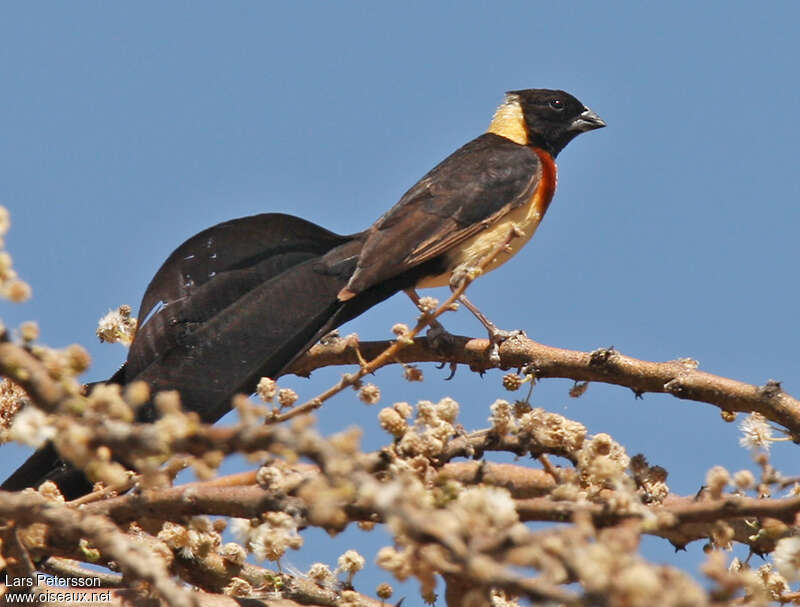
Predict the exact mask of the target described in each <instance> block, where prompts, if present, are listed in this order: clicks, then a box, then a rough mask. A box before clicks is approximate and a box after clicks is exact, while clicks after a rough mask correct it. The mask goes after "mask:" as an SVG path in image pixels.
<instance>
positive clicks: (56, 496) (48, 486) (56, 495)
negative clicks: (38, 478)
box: [37, 481, 65, 502]
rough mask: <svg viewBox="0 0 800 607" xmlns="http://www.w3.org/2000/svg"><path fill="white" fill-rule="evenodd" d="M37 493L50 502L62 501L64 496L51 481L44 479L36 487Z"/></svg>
mask: <svg viewBox="0 0 800 607" xmlns="http://www.w3.org/2000/svg"><path fill="white" fill-rule="evenodd" d="M37 491H38V492H39V494H40V495H41V496H42V497H44V498H45V499H47V500H49V501H51V502H64V501H65V500H64V496H63V495H62V494H61V490H60V489H59V488H58V485H56V484H55V483H54V482H53V481H45V482H43V483H42V484H41V485H39V488H38V489H37Z"/></svg>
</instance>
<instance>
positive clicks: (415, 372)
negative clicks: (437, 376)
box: [403, 365, 425, 381]
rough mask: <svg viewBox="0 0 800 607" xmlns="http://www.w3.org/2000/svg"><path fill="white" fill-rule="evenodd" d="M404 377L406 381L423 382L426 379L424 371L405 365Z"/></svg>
mask: <svg viewBox="0 0 800 607" xmlns="http://www.w3.org/2000/svg"><path fill="white" fill-rule="evenodd" d="M403 377H404V378H405V380H406V381H423V380H424V379H425V376H424V375H423V373H422V369H420V368H419V367H416V366H414V365H403Z"/></svg>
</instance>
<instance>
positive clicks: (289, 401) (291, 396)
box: [278, 388, 300, 407]
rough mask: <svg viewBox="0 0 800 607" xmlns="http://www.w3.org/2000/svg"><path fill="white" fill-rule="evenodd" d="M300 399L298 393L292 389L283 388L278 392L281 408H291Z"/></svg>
mask: <svg viewBox="0 0 800 607" xmlns="http://www.w3.org/2000/svg"><path fill="white" fill-rule="evenodd" d="M298 398H300V397H299V396H298V395H297V392H295V391H294V390H292V389H291V388H281V389H280V390H278V404H279V405H280V406H281V407H291V406H292V405H293V404H294V403H296V402H297V399H298Z"/></svg>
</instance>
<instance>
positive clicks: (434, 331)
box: [405, 289, 454, 356]
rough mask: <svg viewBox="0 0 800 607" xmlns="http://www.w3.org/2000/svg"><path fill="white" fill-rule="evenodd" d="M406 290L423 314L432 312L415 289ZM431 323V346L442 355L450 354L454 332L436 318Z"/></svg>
mask: <svg viewBox="0 0 800 607" xmlns="http://www.w3.org/2000/svg"><path fill="white" fill-rule="evenodd" d="M405 292H406V295H408V297H409V299H411V301H413V302H414V305H415V306H417V308H418V309H419V311H420V312H422V314H423V315H427V314H430V312H431V310H429V309H428V308H427V307H426V306H425V305H423V303H422V302H421V301H420V296H419V294H418V293H417V292H416V290H415V289H406V291H405ZM429 325H430V329H428V332H427V334H426V335H427V337H428V339H429V340H430V342H431V347H432V348H433V349H434V350H436V351H437V352H438V353H440V354H441V355H442V356H448V355H449V353H450V352H452V348H453V344H454V338H453V334H452V333H450V332H448V331H447V329H445V328H444V327H443V326H442V323H440V322H439V321H438V320H436V319H434V320H432V321H431V322H430V323H429Z"/></svg>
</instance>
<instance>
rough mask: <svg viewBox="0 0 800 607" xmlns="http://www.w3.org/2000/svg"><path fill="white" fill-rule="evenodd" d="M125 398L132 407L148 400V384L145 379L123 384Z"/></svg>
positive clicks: (136, 406) (139, 405)
mask: <svg viewBox="0 0 800 607" xmlns="http://www.w3.org/2000/svg"><path fill="white" fill-rule="evenodd" d="M125 400H126V401H127V403H128V404H129V405H130V406H131V407H134V408H138V407H141V406H142V405H144V404H145V403H146V402H148V401H149V400H150V386H149V385H148V383H147V382H145V381H135V382H132V383H130V384H128V385H127V386H125Z"/></svg>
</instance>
